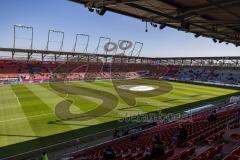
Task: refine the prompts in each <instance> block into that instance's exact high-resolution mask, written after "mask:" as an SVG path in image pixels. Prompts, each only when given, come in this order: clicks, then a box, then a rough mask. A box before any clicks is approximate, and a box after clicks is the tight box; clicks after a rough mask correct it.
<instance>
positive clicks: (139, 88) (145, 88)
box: [118, 85, 158, 92]
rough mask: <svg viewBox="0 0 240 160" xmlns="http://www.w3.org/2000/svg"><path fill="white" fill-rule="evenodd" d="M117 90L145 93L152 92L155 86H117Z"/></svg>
mask: <svg viewBox="0 0 240 160" xmlns="http://www.w3.org/2000/svg"><path fill="white" fill-rule="evenodd" d="M118 88H119V89H124V90H129V91H135V92H146V91H152V90H154V89H156V88H158V87H157V86H150V85H120V86H118Z"/></svg>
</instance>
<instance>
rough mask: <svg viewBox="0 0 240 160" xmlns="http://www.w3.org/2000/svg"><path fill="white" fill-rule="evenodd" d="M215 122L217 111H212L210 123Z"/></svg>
mask: <svg viewBox="0 0 240 160" xmlns="http://www.w3.org/2000/svg"><path fill="white" fill-rule="evenodd" d="M215 120H217V112H216V110H214V111H212V112H211V114H210V115H209V116H208V122H213V121H215Z"/></svg>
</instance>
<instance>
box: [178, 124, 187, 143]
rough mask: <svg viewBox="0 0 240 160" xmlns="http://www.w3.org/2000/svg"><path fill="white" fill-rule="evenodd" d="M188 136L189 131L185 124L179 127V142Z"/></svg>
mask: <svg viewBox="0 0 240 160" xmlns="http://www.w3.org/2000/svg"><path fill="white" fill-rule="evenodd" d="M187 137H188V131H187V129H186V128H185V127H184V126H182V125H181V126H180V127H179V132H178V140H179V142H184V141H186V140H187Z"/></svg>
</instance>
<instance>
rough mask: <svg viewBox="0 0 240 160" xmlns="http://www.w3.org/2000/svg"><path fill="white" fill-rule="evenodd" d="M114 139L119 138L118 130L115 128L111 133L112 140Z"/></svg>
mask: <svg viewBox="0 0 240 160" xmlns="http://www.w3.org/2000/svg"><path fill="white" fill-rule="evenodd" d="M115 138H119V130H118V129H117V128H114V131H113V139H115Z"/></svg>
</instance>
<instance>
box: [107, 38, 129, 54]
mask: <svg viewBox="0 0 240 160" xmlns="http://www.w3.org/2000/svg"><path fill="white" fill-rule="evenodd" d="M132 46H133V42H131V41H128V40H119V41H118V44H117V43H115V42H108V43H106V44H105V45H104V50H105V51H106V52H112V51H114V50H117V49H118V48H119V49H121V50H123V51H126V50H128V49H130V48H132Z"/></svg>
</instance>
